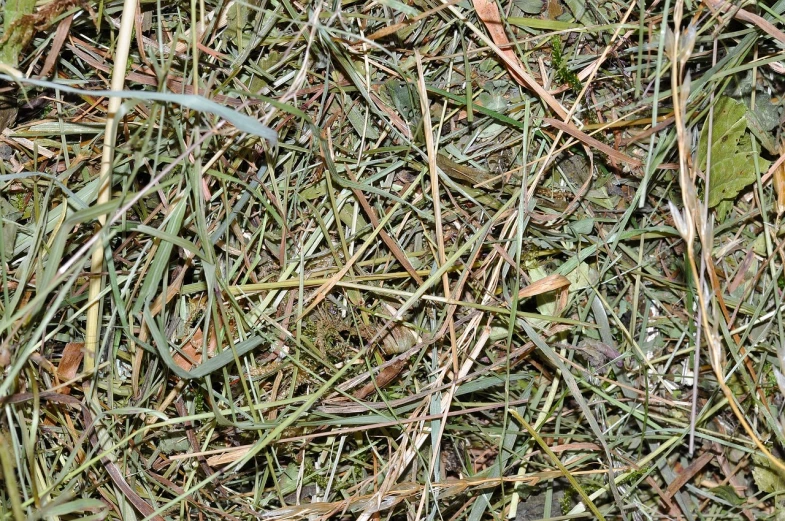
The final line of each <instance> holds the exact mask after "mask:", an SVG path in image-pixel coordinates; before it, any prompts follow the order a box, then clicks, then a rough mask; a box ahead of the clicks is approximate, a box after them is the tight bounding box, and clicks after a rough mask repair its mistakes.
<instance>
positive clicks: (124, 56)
mask: <svg viewBox="0 0 785 521" xmlns="http://www.w3.org/2000/svg"><path fill="white" fill-rule="evenodd" d="M136 4H137V2H136V0H125V1H124V2H123V12H122V16H121V19H120V32H119V34H118V35H117V46H116V48H115V52H116V54H115V62H114V68H113V70H112V85H111V88H112V90H113V91H122V90H123V88H124V86H125V74H126V70H127V68H128V54H129V51H130V49H131V37H132V35H133V29H134V18H135V16H136ZM122 102H123V99H122V98H121V97H119V96H113V97H110V98H109V106H108V108H107V113H106V128H105V129H104V144H103V151H102V155H101V171H100V173H99V179H100V181H99V186H98V197H97V198H96V203H95V204H96V205H98V206H100V205H102V204H104V203H108V202H109V199H110V198H111V196H112V163H113V161H114V148H115V142H116V140H117V125H118V123H119V122H118V121H117V115H118V113H119V111H120V106H121V105H122ZM98 222H99V224H100V228H101V229H103V227H104V225H105V224H106V214H102V215H101V216H99V217H98ZM99 233H100V232H99ZM103 270H104V243H103V241H98V243H97V244H96V246H95V250H93V255H92V259H91V263H90V291H89V296H88V302H89V303H90V307H88V308H87V313H86V320H87V325H86V328H87V329H86V332H85V348H84V349H85V356H84V370H85V372H90V371H92V370H93V368H94V367H95V357H96V351H97V348H98V338H99V332H100V330H101V302H100V301H99V295H100V294H101V292H102V291H103V284H104V277H103Z"/></svg>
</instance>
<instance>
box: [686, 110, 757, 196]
mask: <svg viewBox="0 0 785 521" xmlns="http://www.w3.org/2000/svg"><path fill="white" fill-rule="evenodd" d="M747 118H748V109H747V107H746V106H745V105H744V103H742V102H740V101H736V100H734V99H733V98H729V97H727V96H724V97H722V98H720V100H719V101H718V102H717V105H716V107H715V108H714V117H713V119H712V121H710V122H707V123H706V124H705V125H704V126H703V129H702V130H701V137H700V142H699V145H698V164H699V166H700V169H701V170H704V171H705V170H706V166H707V163H708V153H709V150H711V165H710V167H711V171H710V178H709V207H710V208H713V207H715V206H717V205H718V204H720V203H721V202H722V201H728V200H732V199H735V198H736V196H738V195H739V193H740V192H741V191H742V190H744V189H745V188H747V187H748V186H749V185H751V184H752V183H753V182H755V179H756V176H757V171H756V164H755V155H756V152H755V149H754V148H753V146H752V139H751V138H750V135H749V134H748V133H747V123H748V121H747ZM710 129H711V147H709V130H710ZM768 165H769V162H768V161H766V160H764V159H761V158H758V161H757V168H758V169H760V170H766V169H767V168H768Z"/></svg>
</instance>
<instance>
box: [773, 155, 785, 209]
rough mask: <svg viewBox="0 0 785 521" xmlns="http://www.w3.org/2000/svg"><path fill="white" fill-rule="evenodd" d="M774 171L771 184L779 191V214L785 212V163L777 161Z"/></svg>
mask: <svg viewBox="0 0 785 521" xmlns="http://www.w3.org/2000/svg"><path fill="white" fill-rule="evenodd" d="M777 163H779V164H778V165H775V166H776V168H774V172H773V173H772V174H773V175H772V178H771V184H773V185H774V191H775V192H776V193H777V215H780V214H781V213H783V212H785V163H784V162H781V161H777Z"/></svg>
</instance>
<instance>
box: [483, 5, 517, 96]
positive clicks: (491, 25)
mask: <svg viewBox="0 0 785 521" xmlns="http://www.w3.org/2000/svg"><path fill="white" fill-rule="evenodd" d="M473 3H474V9H475V10H476V11H477V16H478V17H479V18H480V20H482V23H484V24H485V27H486V28H487V29H488V33H489V34H490V35H491V39H492V40H493V43H495V44H496V45H497V46H498V47H499V48H500V49H501V50H502V52H503V53H504V54H505V55H506V56H507V57H508V58H509V59H510V60H512V61H513V62H515V64H516V65H518V67H520V68H521V69H523V64H522V63H521V61H520V60H519V59H518V56H517V55H516V54H515V51H513V50H512V47H511V45H510V40H509V38H507V33H505V32H504V24H502V18H501V15H500V14H499V7H498V6H497V5H496V2H495V1H493V0H474V1H473ZM505 66H506V67H507V70H508V71H509V72H510V75H511V76H512V77H513V78H514V79H515V81H517V82H518V83H520V84H521V85H523V86H525V87H530V86H529V82H528V81H527V79H526V78H523V77H521V75H520V74H518V72H517V71H515V70H514V69H513V68H512V67H510V66H509V64H507V63H506V62H505Z"/></svg>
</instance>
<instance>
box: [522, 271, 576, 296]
mask: <svg viewBox="0 0 785 521" xmlns="http://www.w3.org/2000/svg"><path fill="white" fill-rule="evenodd" d="M569 285H570V280H569V279H568V278H567V277H565V276H563V275H559V274H558V273H552V274H551V275H548V276H547V277H545V278H543V279H540V280H538V281H537V282H534V283H532V284H529V285H528V286H526V287H525V288H523V289H521V290H520V291H519V292H518V298H528V297H534V296H536V295H542V294H543V293H550V292H551V291H555V290H557V289H562V288H566V287H568V286H569Z"/></svg>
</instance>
